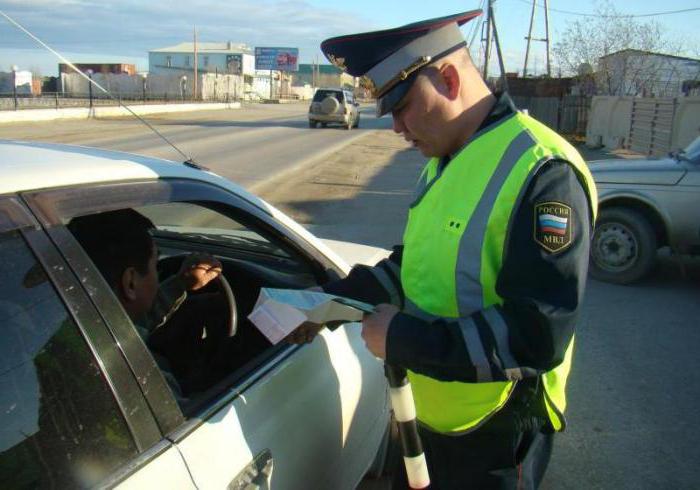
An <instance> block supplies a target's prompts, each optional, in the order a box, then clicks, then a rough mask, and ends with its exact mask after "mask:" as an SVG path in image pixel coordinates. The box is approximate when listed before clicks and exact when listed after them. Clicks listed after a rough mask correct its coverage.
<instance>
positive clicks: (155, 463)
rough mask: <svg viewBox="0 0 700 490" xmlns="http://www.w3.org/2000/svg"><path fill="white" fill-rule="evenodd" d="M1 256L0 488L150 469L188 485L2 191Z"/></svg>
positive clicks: (49, 252) (101, 330)
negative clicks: (0, 428)
mask: <svg viewBox="0 0 700 490" xmlns="http://www.w3.org/2000/svg"><path fill="white" fill-rule="evenodd" d="M0 261H1V262H2V263H3V267H2V268H0V330H2V334H3V335H2V337H3V342H2V343H1V344H0V352H1V355H0V359H1V360H0V365H1V366H0V393H2V395H1V396H0V408H1V410H0V427H2V430H0V448H2V449H1V450H0V487H2V488H29V487H51V488H76V487H91V486H109V485H112V484H114V483H115V482H118V481H120V480H123V479H126V478H129V477H135V475H137V474H139V473H140V474H141V477H140V481H142V482H145V481H149V480H150V481H151V482H153V481H154V479H153V478H150V479H149V478H144V477H145V476H147V475H151V476H152V475H153V473H154V471H157V472H158V473H159V474H161V475H165V477H161V480H160V481H161V482H166V481H167V482H171V483H173V484H175V483H177V484H176V485H174V486H172V488H192V480H191V478H190V477H189V474H188V473H187V468H186V465H185V463H184V460H183V459H182V457H181V456H180V455H179V453H178V452H177V449H176V447H175V446H174V445H173V444H172V443H168V442H166V441H163V440H162V439H163V438H162V435H161V434H160V431H159V430H158V425H157V424H156V421H155V420H154V418H153V416H152V414H151V413H150V411H149V409H148V407H147V405H146V403H145V401H144V399H143V397H142V395H141V393H140V390H139V388H138V384H137V383H136V380H135V379H134V378H133V376H132V373H131V372H130V370H129V368H128V366H127V364H126V362H125V361H124V359H123V357H122V356H121V355H120V353H119V351H118V348H117V346H116V345H115V344H114V342H113V339H112V338H111V336H110V335H109V332H108V331H107V329H106V328H105V325H104V322H103V321H102V319H101V318H100V317H99V315H98V314H97V311H96V310H95V309H94V308H93V307H92V305H91V304H90V301H89V299H88V298H87V296H86V295H85V294H84V293H83V292H82V290H81V288H80V286H79V283H78V281H77V280H76V278H75V276H73V275H72V274H71V272H70V270H69V268H68V267H67V264H66V262H65V261H64V260H63V258H62V257H61V256H60V254H59V253H58V251H57V249H56V248H55V247H54V245H53V244H52V243H51V242H50V240H49V239H48V237H47V236H46V235H45V233H44V232H43V231H42V230H41V229H40V227H39V224H38V223H37V221H36V220H35V219H34V217H33V216H32V215H31V214H30V212H29V211H28V210H27V209H26V208H25V207H24V206H23V204H22V203H21V201H20V200H19V199H18V198H16V197H13V196H0ZM140 468H142V470H141V472H139V469H140ZM143 468H145V469H143Z"/></svg>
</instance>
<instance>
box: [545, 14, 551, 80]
mask: <svg viewBox="0 0 700 490" xmlns="http://www.w3.org/2000/svg"><path fill="white" fill-rule="evenodd" d="M544 31H545V36H546V38H547V43H546V44H547V77H548V78H551V77H552V65H551V64H550V62H549V3H548V0H544Z"/></svg>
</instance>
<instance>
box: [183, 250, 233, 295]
mask: <svg viewBox="0 0 700 490" xmlns="http://www.w3.org/2000/svg"><path fill="white" fill-rule="evenodd" d="M222 268H223V266H222V265H221V262H219V261H218V260H217V259H215V258H214V257H212V256H211V255H209V254H201V253H196V254H191V255H189V256H188V257H187V258H186V259H185V260H184V262H183V263H182V266H181V267H180V270H179V271H178V273H177V277H178V279H179V280H180V282H181V283H182V285H183V287H184V288H185V289H186V290H188V291H196V290H198V289H201V288H203V287H204V286H206V285H207V284H209V282H210V281H211V280H212V279H216V278H217V277H219V274H221V270H222Z"/></svg>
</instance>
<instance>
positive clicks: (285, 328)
mask: <svg viewBox="0 0 700 490" xmlns="http://www.w3.org/2000/svg"><path fill="white" fill-rule="evenodd" d="M373 311H374V306H372V305H370V304H367V303H362V302H361V301H355V300H352V299H349V298H343V297H341V296H335V295H333V294H328V293H321V292H316V291H307V290H299V289H274V288H262V289H261V290H260V295H259V296H258V300H257V302H256V303H255V307H254V308H253V311H252V312H251V313H250V315H248V318H249V319H250V321H251V322H253V324H254V325H255V326H256V327H257V328H258V330H260V331H261V332H262V333H263V335H265V337H267V339H268V340H269V341H270V342H272V343H273V344H277V343H278V342H279V341H280V340H282V339H283V338H285V337H286V336H287V335H289V334H290V333H291V332H293V331H294V330H295V329H296V328H297V327H298V326H299V325H301V324H302V323H304V322H306V321H310V322H313V323H318V324H324V323H328V322H334V321H346V322H358V321H360V320H362V315H363V314H364V313H371V312H373Z"/></svg>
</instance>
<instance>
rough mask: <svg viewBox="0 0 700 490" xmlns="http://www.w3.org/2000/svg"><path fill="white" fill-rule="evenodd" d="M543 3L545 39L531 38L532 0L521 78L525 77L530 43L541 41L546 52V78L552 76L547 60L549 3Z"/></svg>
mask: <svg viewBox="0 0 700 490" xmlns="http://www.w3.org/2000/svg"><path fill="white" fill-rule="evenodd" d="M542 1H543V2H544V28H545V37H544V38H536V37H532V28H533V26H534V24H535V8H536V7H537V0H532V13H531V14H530V30H529V31H528V33H527V37H526V38H525V39H527V47H526V48H525V64H524V65H523V77H526V76H527V62H528V58H529V55H530V41H542V42H544V43H545V45H546V52H547V76H548V77H551V76H552V67H551V64H550V58H549V3H548V0H542Z"/></svg>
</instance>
